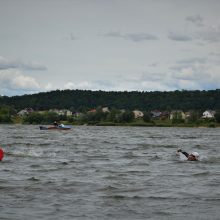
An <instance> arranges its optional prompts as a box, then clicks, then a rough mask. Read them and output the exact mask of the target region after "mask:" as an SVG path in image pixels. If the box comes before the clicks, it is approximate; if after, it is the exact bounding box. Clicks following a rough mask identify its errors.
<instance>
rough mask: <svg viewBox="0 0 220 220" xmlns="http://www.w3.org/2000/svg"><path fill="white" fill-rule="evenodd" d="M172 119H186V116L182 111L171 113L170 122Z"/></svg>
mask: <svg viewBox="0 0 220 220" xmlns="http://www.w3.org/2000/svg"><path fill="white" fill-rule="evenodd" d="M172 119H184V120H185V119H186V115H185V113H184V112H183V111H182V110H175V111H171V113H170V120H172Z"/></svg>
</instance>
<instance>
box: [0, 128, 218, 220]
mask: <svg viewBox="0 0 220 220" xmlns="http://www.w3.org/2000/svg"><path fill="white" fill-rule="evenodd" d="M0 132H1V138H0V145H1V146H2V148H3V149H4V151H5V157H4V160H3V161H2V162H0V175H1V176H0V219H1V220H6V219H10V220H14V219H16V220H17V219H19V220H20V219H22V220H26V219H27V220H29V219H41V220H49V219H50V220H56V219H64V220H65V219H184V220H185V219H220V217H219V216H220V210H219V207H220V187H219V186H220V147H219V145H220V129H217V128H216V129H207V128H196V129H191V128H142V127H139V128H138V127H86V126H79V127H73V129H72V130H70V131H42V130H39V128H38V126H22V125H10V126H9V125H1V126H0ZM180 146H181V147H182V149H184V150H186V151H189V152H190V151H197V152H199V153H200V155H201V161H199V162H195V161H194V162H190V161H184V160H181V158H179V157H178V156H177V155H176V149H177V148H178V147H180Z"/></svg>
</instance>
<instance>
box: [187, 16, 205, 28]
mask: <svg viewBox="0 0 220 220" xmlns="http://www.w3.org/2000/svg"><path fill="white" fill-rule="evenodd" d="M186 20H187V21H189V22H191V23H193V24H195V25H197V26H203V25H204V23H203V22H204V18H203V17H202V16H201V15H193V16H187V17H186Z"/></svg>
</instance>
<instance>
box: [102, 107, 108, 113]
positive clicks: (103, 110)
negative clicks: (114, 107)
mask: <svg viewBox="0 0 220 220" xmlns="http://www.w3.org/2000/svg"><path fill="white" fill-rule="evenodd" d="M102 112H110V111H109V108H108V107H103V108H102Z"/></svg>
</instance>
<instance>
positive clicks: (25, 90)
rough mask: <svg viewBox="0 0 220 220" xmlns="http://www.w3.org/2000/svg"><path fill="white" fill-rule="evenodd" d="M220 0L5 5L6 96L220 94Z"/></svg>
mask: <svg viewBox="0 0 220 220" xmlns="http://www.w3.org/2000/svg"><path fill="white" fill-rule="evenodd" d="M219 11H220V1H219V0H190V1H183V0H38V1H36V0H0V95H7V96H13V95H22V94H30V93H37V92H41V91H51V90H56V89H84V90H88V89H89V90H105V91H125V90H126V91H134V90H135V91H173V90H183V89H185V90H195V89H198V90H209V89H216V88H220V13H219Z"/></svg>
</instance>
